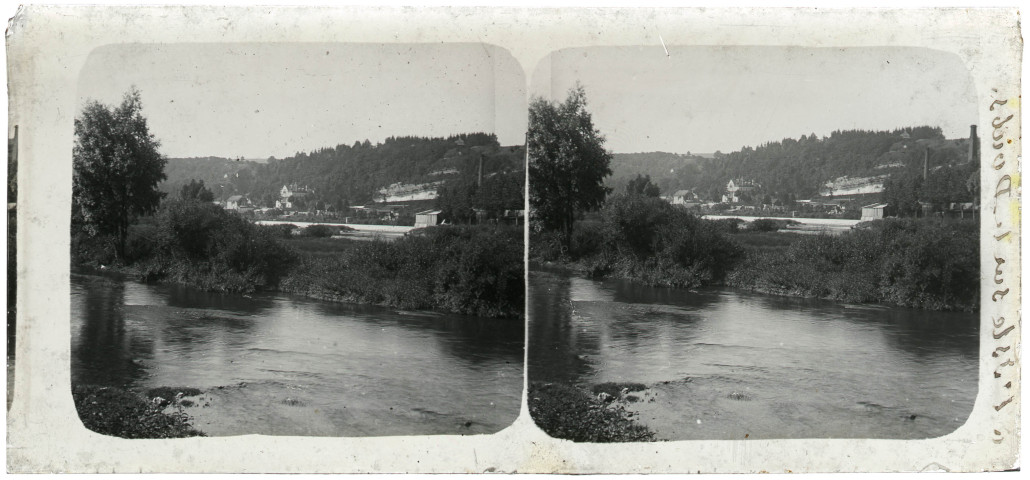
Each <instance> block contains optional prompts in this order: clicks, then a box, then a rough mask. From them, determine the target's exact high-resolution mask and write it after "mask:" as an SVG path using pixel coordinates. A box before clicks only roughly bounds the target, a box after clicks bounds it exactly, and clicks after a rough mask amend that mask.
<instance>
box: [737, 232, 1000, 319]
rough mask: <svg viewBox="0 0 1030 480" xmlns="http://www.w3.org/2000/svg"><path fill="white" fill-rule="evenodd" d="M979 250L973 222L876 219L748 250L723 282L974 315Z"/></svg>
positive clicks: (780, 291)
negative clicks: (861, 226) (774, 247)
mask: <svg viewBox="0 0 1030 480" xmlns="http://www.w3.org/2000/svg"><path fill="white" fill-rule="evenodd" d="M979 245H980V243H979V232H978V225H977V223H976V222H975V221H953V222H950V223H948V224H946V225H941V224H939V223H937V222H935V221H929V220H915V219H890V220H880V221H876V222H874V223H873V224H872V226H871V228H868V229H862V230H853V231H851V232H848V233H846V234H843V235H839V236H828V235H818V236H805V237H801V238H799V239H798V240H797V241H795V242H794V243H792V244H791V245H790V246H789V247H787V248H785V249H780V250H776V251H757V250H756V251H753V252H752V253H751V254H750V255H748V258H747V259H746V260H745V261H744V262H742V263H741V264H740V265H739V266H738V267H737V268H736V269H735V270H734V271H733V272H732V273H731V274H730V275H729V277H728V279H727V283H729V284H730V285H733V286H737V287H741V288H746V289H750V290H756V291H763V292H768V293H777V294H788V295H798V296H812V297H820V298H828V299H833V300H839V301H846V302H870V303H886V304H891V305H900V306H908V307H916V308H926V309H933V310H942V309H959V310H975V309H976V308H977V306H978V304H979V265H980V264H979V259H980V256H979V255H980V253H979V252H980V249H979Z"/></svg>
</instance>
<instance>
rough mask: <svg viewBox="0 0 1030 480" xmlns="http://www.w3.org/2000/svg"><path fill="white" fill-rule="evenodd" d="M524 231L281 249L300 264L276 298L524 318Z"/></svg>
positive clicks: (451, 230) (467, 231) (480, 230)
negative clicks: (293, 252) (295, 254)
mask: <svg viewBox="0 0 1030 480" xmlns="http://www.w3.org/2000/svg"><path fill="white" fill-rule="evenodd" d="M522 238H523V237H522V231H521V229H519V228H514V227H503V226H501V227H497V226H493V227H486V226H484V227H468V226H466V227H462V226H452V227H436V228H430V229H426V230H425V231H424V233H422V234H421V235H414V236H406V237H403V238H400V239H398V240H396V241H394V242H376V241H372V242H368V241H351V240H347V239H312V240H301V241H287V242H286V243H287V245H290V246H291V247H292V248H294V250H296V251H298V252H299V253H300V262H299V263H298V265H297V266H296V267H294V268H293V269H291V271H290V273H289V274H288V275H287V276H286V277H285V278H284V279H283V280H282V282H281V283H280V286H279V288H280V290H281V291H284V292H288V293H294V294H300V295H305V296H308V297H311V298H318V299H323V300H329V301H342V302H347V303H364V304H375V305H383V306H388V307H394V308H401V309H407V310H443V311H448V312H453V313H461V314H467V315H477V316H481V317H499V318H516V317H520V316H521V315H522V312H523V310H524V298H525V290H524V267H523V261H522V252H523V247H522V245H523V241H522Z"/></svg>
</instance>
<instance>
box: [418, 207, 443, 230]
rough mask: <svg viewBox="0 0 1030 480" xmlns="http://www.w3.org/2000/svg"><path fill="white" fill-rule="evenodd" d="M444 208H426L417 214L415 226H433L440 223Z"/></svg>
mask: <svg viewBox="0 0 1030 480" xmlns="http://www.w3.org/2000/svg"><path fill="white" fill-rule="evenodd" d="M441 213H443V211H442V210H425V211H421V212H418V213H416V214H415V228H425V227H433V226H436V225H438V224H439V223H440V214H441Z"/></svg>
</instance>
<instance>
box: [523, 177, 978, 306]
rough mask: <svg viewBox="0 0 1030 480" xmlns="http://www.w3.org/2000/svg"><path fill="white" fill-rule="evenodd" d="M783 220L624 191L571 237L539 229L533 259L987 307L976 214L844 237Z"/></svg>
mask: <svg viewBox="0 0 1030 480" xmlns="http://www.w3.org/2000/svg"><path fill="white" fill-rule="evenodd" d="M783 223H784V222H783V221H774V220H769V219H762V220H756V221H754V222H752V223H750V224H742V223H741V221H740V220H736V219H728V220H715V221H710V220H703V219H701V218H699V217H697V216H695V215H693V214H691V213H688V212H686V211H684V210H681V209H677V208H675V207H673V206H671V205H669V204H667V203H665V202H663V201H661V200H659V199H654V198H647V197H643V196H625V195H618V196H615V197H613V198H610V199H609V201H608V202H607V204H606V205H605V206H604V208H603V209H602V210H601V211H600V213H599V214H597V215H594V216H593V218H589V219H586V220H584V221H581V222H579V223H577V225H576V228H575V229H574V231H573V234H572V237H571V238H570V239H569V241H568V242H565V241H563V240H562V238H561V237H560V236H558V235H556V234H554V233H552V232H534V235H533V239H532V240H531V243H530V247H531V250H530V253H531V258H532V259H533V260H534V261H536V262H541V263H546V264H549V265H552V266H553V265H556V266H559V267H562V268H567V269H570V270H572V271H574V272H577V273H582V274H584V275H586V276H591V277H621V278H628V279H631V280H633V281H636V282H639V283H643V284H646V285H651V286H662V287H679V288H695V287H700V286H706V285H725V286H731V287H735V288H740V289H745V290H750V291H755V292H762V293H769V294H775V295H786V296H799V297H815V298H823V299H830V300H836V301H843V302H849V303H878V304H885V305H894V306H904V307H913V308H922V309H930V310H967V311H971V310H976V309H977V308H978V307H979V225H978V223H977V222H976V221H975V220H960V219H949V220H947V221H946V222H945V223H943V224H942V223H941V221H940V220H939V219H929V220H927V219H888V220H878V221H875V222H870V223H869V224H866V225H865V226H864V228H860V229H855V230H851V231H848V232H844V233H842V234H840V235H802V234H797V233H790V232H783V231H780V229H782V228H784V227H785V225H784V224H783Z"/></svg>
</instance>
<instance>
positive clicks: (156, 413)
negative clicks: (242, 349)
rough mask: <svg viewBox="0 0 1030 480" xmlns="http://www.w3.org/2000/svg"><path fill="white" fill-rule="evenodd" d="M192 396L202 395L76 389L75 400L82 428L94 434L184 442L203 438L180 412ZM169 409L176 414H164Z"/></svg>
mask: <svg viewBox="0 0 1030 480" xmlns="http://www.w3.org/2000/svg"><path fill="white" fill-rule="evenodd" d="M180 392H181V395H180ZM193 392H196V393H198V394H199V391H198V390H196V389H172V388H168V387H164V388H162V389H157V390H155V391H152V392H149V393H148V394H147V395H142V394H138V393H134V392H130V391H127V390H123V389H120V388H115V387H101V386H96V385H75V386H73V387H72V398H73V400H74V401H75V409H76V411H78V414H79V419H80V420H82V424H83V425H84V426H85V427H86V428H88V429H90V430H92V431H94V432H97V433H101V434H104V435H112V436H115V437H122V438H182V437H197V436H204V433H203V432H200V431H198V430H196V429H194V428H193V425H192V424H191V422H192V419H191V418H190V416H189V415H187V414H185V413H183V411H182V409H181V408H178V406H179V405H178V402H179V401H180V400H179V397H181V396H183V395H188V394H191V393H193ZM177 395H178V396H177ZM169 405H171V406H172V407H173V409H174V410H175V411H173V412H172V413H164V411H165V410H166V408H167V407H168V406H169Z"/></svg>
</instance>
